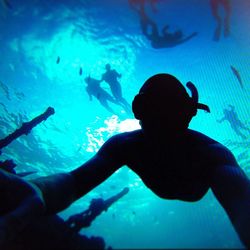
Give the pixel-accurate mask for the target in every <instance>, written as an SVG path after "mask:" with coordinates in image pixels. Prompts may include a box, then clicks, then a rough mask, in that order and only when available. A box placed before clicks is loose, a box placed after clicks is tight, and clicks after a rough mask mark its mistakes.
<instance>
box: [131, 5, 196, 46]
mask: <svg viewBox="0 0 250 250" xmlns="http://www.w3.org/2000/svg"><path fill="white" fill-rule="evenodd" d="M136 11H137V13H138V14H139V17H140V25H141V30H142V33H143V34H144V36H145V37H146V38H147V39H148V40H149V41H151V46H152V47H153V48H155V49H162V48H172V47H175V46H177V45H180V44H182V43H185V42H187V41H188V40H190V39H191V38H193V37H195V36H196V35H197V34H198V33H197V32H193V33H192V34H190V35H189V36H186V37H183V32H182V31H181V30H177V31H175V32H168V29H169V26H168V25H165V26H164V27H163V29H162V32H161V34H160V32H159V28H158V26H157V24H156V22H155V21H153V20H152V19H151V18H150V17H149V16H148V15H147V14H146V12H145V8H144V5H143V4H141V5H140V8H139V9H138V10H136Z"/></svg>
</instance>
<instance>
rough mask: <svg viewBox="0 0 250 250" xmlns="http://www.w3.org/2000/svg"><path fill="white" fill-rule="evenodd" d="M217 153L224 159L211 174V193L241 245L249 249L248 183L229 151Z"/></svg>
mask: <svg viewBox="0 0 250 250" xmlns="http://www.w3.org/2000/svg"><path fill="white" fill-rule="evenodd" d="M217 153H218V154H220V156H219V157H224V159H223V160H221V162H222V165H221V166H218V167H217V168H216V170H215V172H214V173H213V177H212V183H211V188H212V191H213V193H214V195H215V196H216V198H217V200H218V201H219V202H220V204H221V205H222V207H223V208H224V209H225V211H226V213H227V215H228V216H229V218H230V220H231V222H232V224H233V226H234V228H235V230H236V232H237V233H238V235H239V237H240V239H241V241H242V243H243V244H244V245H245V246H246V247H247V248H250V181H249V179H248V177H247V176H246V174H245V173H244V172H243V170H242V169H241V168H240V167H239V166H238V164H237V162H236V161H235V159H234V157H233V156H232V155H231V153H230V152H229V151H227V150H223V149H219V150H218V151H217ZM217 156H218V155H217ZM225 158H226V162H225ZM223 161H224V163H223Z"/></svg>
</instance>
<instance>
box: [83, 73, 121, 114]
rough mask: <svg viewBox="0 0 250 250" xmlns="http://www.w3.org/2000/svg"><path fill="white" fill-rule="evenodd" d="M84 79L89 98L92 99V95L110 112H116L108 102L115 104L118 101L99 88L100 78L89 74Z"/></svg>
mask: <svg viewBox="0 0 250 250" xmlns="http://www.w3.org/2000/svg"><path fill="white" fill-rule="evenodd" d="M84 80H85V82H86V84H87V87H86V91H87V93H88V95H89V100H90V101H92V100H93V98H92V96H94V97H95V98H96V99H97V100H98V101H99V102H100V104H101V105H102V106H103V107H104V108H105V109H107V110H108V111H109V112H111V113H112V114H116V112H115V111H114V110H113V109H112V108H111V107H110V106H109V104H108V102H112V103H114V104H117V105H119V103H118V102H117V101H116V100H115V99H114V98H113V97H112V96H111V95H110V94H109V93H108V92H106V91H105V90H104V89H102V88H101V86H100V82H101V81H102V80H97V79H94V78H91V77H90V76H89V77H86V78H85V79H84Z"/></svg>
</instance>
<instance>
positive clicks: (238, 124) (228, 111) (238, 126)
mask: <svg viewBox="0 0 250 250" xmlns="http://www.w3.org/2000/svg"><path fill="white" fill-rule="evenodd" d="M223 114H224V116H223V117H222V118H221V119H219V120H217V122H219V123H221V122H224V121H228V122H229V124H230V126H231V128H232V129H233V130H234V132H235V133H236V134H237V135H239V136H240V137H241V138H242V139H247V136H245V135H244V134H243V133H242V132H241V131H240V130H245V131H247V132H248V133H249V134H250V129H249V128H248V127H246V126H245V125H244V124H243V122H242V121H241V120H240V119H239V117H238V115H237V113H236V111H235V107H234V106H233V105H228V108H225V109H224V110H223ZM248 137H249V136H248Z"/></svg>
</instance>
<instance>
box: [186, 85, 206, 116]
mask: <svg viewBox="0 0 250 250" xmlns="http://www.w3.org/2000/svg"><path fill="white" fill-rule="evenodd" d="M186 86H187V87H188V89H189V90H190V91H191V97H190V99H191V101H192V103H193V105H194V107H195V114H194V115H196V113H197V109H202V110H205V111H206V112H208V113H210V108H209V107H208V106H207V105H206V104H203V103H199V102H198V101H199V94H198V91H197V88H196V87H195V86H194V84H193V83H192V82H188V83H187V84H186Z"/></svg>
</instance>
